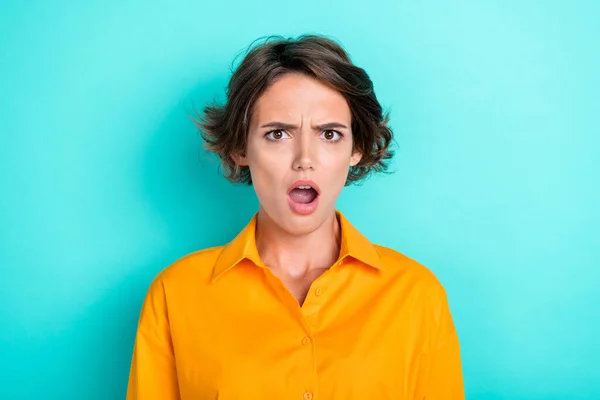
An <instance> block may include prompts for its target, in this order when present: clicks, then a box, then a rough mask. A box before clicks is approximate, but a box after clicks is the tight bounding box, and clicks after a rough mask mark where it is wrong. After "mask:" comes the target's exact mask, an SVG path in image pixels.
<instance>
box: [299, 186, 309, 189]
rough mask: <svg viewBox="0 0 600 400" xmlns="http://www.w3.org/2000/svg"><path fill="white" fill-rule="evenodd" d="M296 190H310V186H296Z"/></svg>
mask: <svg viewBox="0 0 600 400" xmlns="http://www.w3.org/2000/svg"><path fill="white" fill-rule="evenodd" d="M298 189H312V186H298Z"/></svg>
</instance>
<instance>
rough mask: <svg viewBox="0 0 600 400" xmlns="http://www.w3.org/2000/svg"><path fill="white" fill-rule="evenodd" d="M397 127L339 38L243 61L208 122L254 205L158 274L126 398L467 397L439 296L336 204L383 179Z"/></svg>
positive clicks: (301, 41) (269, 46)
mask: <svg viewBox="0 0 600 400" xmlns="http://www.w3.org/2000/svg"><path fill="white" fill-rule="evenodd" d="M387 123H388V119H387V116H386V115H384V114H383V112H382V108H381V106H380V104H379V102H378V101H377V98H376V96H375V93H374V91H373V84H372V82H371V80H370V79H369V77H368V75H367V74H366V73H365V71H364V70H363V69H361V68H358V67H357V66H355V65H353V64H352V62H351V61H350V59H349V57H348V55H347V54H346V53H345V51H344V50H343V49H342V48H341V47H340V46H339V45H338V44H337V43H335V42H334V41H332V40H330V39H327V38H325V37H322V36H315V35H305V36H301V37H299V38H296V39H287V40H284V39H277V40H274V41H266V42H265V43H263V44H261V45H259V46H256V47H254V48H253V49H252V50H251V51H250V52H249V53H248V54H247V55H246V57H245V58H244V60H243V61H242V62H241V64H240V65H239V67H238V68H237V69H236V71H235V72H234V74H233V76H232V78H231V81H230V83H229V87H228V92H227V102H226V104H225V105H224V106H222V107H221V106H207V107H206V108H205V109H204V114H203V116H202V119H201V121H200V122H199V126H200V128H201V131H202V135H203V138H204V139H205V140H206V143H207V147H208V149H209V150H211V151H214V152H215V153H217V154H218V155H219V156H220V158H221V160H222V163H223V166H224V170H225V173H226V175H227V177H228V178H229V179H230V180H232V181H235V182H245V183H248V184H252V185H253V187H254V189H255V191H256V195H257V197H258V199H259V203H260V207H259V210H258V212H257V213H256V214H255V215H254V217H253V218H252V220H251V221H250V222H249V223H248V225H247V226H246V227H245V228H244V229H243V230H242V231H241V232H240V233H239V235H238V236H237V237H236V238H235V239H233V240H232V241H231V242H230V243H229V244H227V245H226V246H220V247H215V248H209V249H204V250H199V251H197V252H194V253H192V254H189V255H187V256H185V257H183V258H181V259H179V260H178V261H176V262H175V263H174V264H172V265H170V266H169V267H168V268H166V269H164V270H163V271H162V272H161V273H160V274H159V275H158V276H157V277H156V278H155V279H154V281H153V282H152V284H151V286H150V288H149V290H148V293H147V297H146V299H145V302H144V305H143V308H142V312H141V316H140V320H139V327H138V332H137V336H136V341H135V349H134V354H133V361H132V365H131V373H130V378H129V388H128V394H127V398H128V399H129V400H134V399H139V400H150V399H157V400H158V399H160V400H174V399H183V400H188V399H190V400H191V399H195V400H201V399H202V400H203V399H207V400H208V399H220V400H229V399H257V400H259V399H273V400H288V399H289V400H316V399H343V400H354V399H357V400H358V399H360V400H365V399H427V400H435V399H440V400H442V399H443V400H455V399H463V398H464V394H463V384H462V373H461V365H460V352H459V342H458V337H457V334H456V330H455V328H454V325H453V322H452V317H451V314H450V310H449V307H448V303H447V299H446V295H445V291H444V289H443V287H442V286H441V285H440V283H439V282H438V280H437V279H436V278H435V276H434V275H433V274H432V273H431V272H430V271H429V270H428V269H426V268H425V267H424V266H421V265H420V264H418V263H417V262H415V261H413V260H411V259H410V258H408V257H406V256H404V255H402V254H400V253H398V252H396V251H394V250H392V249H390V248H386V247H383V246H378V245H374V244H372V243H370V242H369V240H368V239H367V238H366V237H364V236H363V235H362V234H361V233H360V232H359V231H358V230H357V229H356V228H355V227H353V226H352V225H351V224H350V222H349V221H348V220H347V219H346V218H345V217H344V215H343V214H342V213H341V212H340V211H338V210H336V206H335V204H336V200H337V198H338V195H339V194H340V191H341V190H342V188H343V187H344V186H345V185H347V184H350V183H351V182H355V181H358V180H361V179H363V178H364V177H365V176H367V175H368V174H369V173H371V172H373V171H382V170H385V168H386V161H387V160H389V159H390V158H391V153H390V150H389V148H388V147H389V144H390V141H391V140H392V131H391V129H390V128H389V127H388V126H387ZM368 206H369V207H371V206H372V205H368Z"/></svg>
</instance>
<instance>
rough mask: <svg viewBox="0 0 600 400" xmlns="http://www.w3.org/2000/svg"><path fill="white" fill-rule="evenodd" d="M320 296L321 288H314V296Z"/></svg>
mask: <svg viewBox="0 0 600 400" xmlns="http://www.w3.org/2000/svg"><path fill="white" fill-rule="evenodd" d="M321 294H323V288H320V287H318V288H316V289H315V295H316V296H320V295H321Z"/></svg>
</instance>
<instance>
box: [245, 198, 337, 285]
mask: <svg viewBox="0 0 600 400" xmlns="http://www.w3.org/2000/svg"><path fill="white" fill-rule="evenodd" d="M340 241H341V229H340V224H339V221H338V220H337V217H336V214H335V212H333V213H332V214H331V216H329V217H328V218H327V219H326V220H325V221H324V222H323V223H322V224H321V226H319V227H318V228H317V229H316V230H314V231H312V232H310V233H306V234H301V235H298V234H293V233H290V232H287V231H285V230H284V229H282V227H281V226H279V225H277V223H275V221H273V220H272V219H271V218H270V217H269V216H268V215H267V213H266V212H264V210H262V208H261V209H260V210H259V212H258V217H257V226H256V247H257V249H258V253H259V255H260V258H261V260H262V261H263V262H264V263H265V265H267V266H268V267H269V268H271V269H273V270H278V271H281V272H284V273H285V274H288V275H290V276H293V277H303V276H305V275H308V274H310V273H311V272H312V271H315V270H319V269H327V268H329V267H330V266H331V265H332V264H333V263H334V262H335V261H336V260H337V258H338V256H339V252H340Z"/></svg>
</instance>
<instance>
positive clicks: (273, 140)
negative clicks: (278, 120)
mask: <svg viewBox="0 0 600 400" xmlns="http://www.w3.org/2000/svg"><path fill="white" fill-rule="evenodd" d="M274 132H285V130H283V129H273V130H272V131H269V132H267V133H265V138H266V139H267V140H270V141H272V142H279V141H280V140H283V138H282V139H272V138H270V137H269V135H271V134H272V133H274ZM324 132H335V133H337V134H338V138H337V139H335V140H334V139H332V140H327V139H325V141H326V142H333V143H335V142H339V141H340V140H342V138H343V137H344V134H343V133H342V132H340V131H336V130H335V129H325V130H324V131H323V132H321V134H323V133H324ZM285 133H286V134H288V135H289V133H287V132H285Z"/></svg>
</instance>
